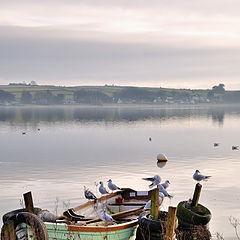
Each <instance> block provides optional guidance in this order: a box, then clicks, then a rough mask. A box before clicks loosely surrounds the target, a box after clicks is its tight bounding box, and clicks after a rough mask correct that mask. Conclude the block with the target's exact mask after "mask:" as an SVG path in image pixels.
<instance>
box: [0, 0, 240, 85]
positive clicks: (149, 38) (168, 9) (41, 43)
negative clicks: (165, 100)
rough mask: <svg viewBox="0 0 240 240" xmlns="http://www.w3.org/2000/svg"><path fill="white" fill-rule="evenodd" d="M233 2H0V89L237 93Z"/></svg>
mask: <svg viewBox="0 0 240 240" xmlns="http://www.w3.org/2000/svg"><path fill="white" fill-rule="evenodd" d="M239 9H240V1H239V0H234V1H233V0H201V1H192V0H170V1H169V0H149V1H146V0H144V1H143V0H119V1H115V0H109V1H108V0H87V1H85V0H50V1H49V0H41V1H39V0H38V1H37V0H36V1H35V0H8V1H4V0H0V84H8V83H9V82H23V81H25V82H26V83H29V82H30V81H32V80H34V81H36V82H37V83H38V84H54V85H61V86H73V85H103V84H115V85H132V86H149V87H151V86H153V87H174V88H211V87H212V86H214V85H218V84H219V83H224V84H225V87H226V89H240V78H239V76H240V14H239Z"/></svg>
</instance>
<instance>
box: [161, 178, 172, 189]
mask: <svg viewBox="0 0 240 240" xmlns="http://www.w3.org/2000/svg"><path fill="white" fill-rule="evenodd" d="M161 185H162V186H163V187H164V188H165V189H166V188H168V187H169V185H170V182H169V181H168V180H166V181H165V182H164V183H162V184H161Z"/></svg>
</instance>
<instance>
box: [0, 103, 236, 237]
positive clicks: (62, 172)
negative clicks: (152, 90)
mask: <svg viewBox="0 0 240 240" xmlns="http://www.w3.org/2000/svg"><path fill="white" fill-rule="evenodd" d="M239 122H240V107H233V106H231V107H225V108H220V107H207V108H206V107H198V108H194V107H191V108H181V109H177V108H174V107H171V108H168V109H167V108H157V107H151V106H145V107H68V106H64V107H36V108H30V107H21V108H20V107H16V108H15V107H2V108H0V138H1V145H0V149H1V155H0V215H1V216H2V214H3V213H5V212H7V211H10V210H12V209H16V208H20V199H22V194H23V193H24V192H27V191H29V190H31V191H32V193H33V197H34V203H35V205H36V206H39V207H41V208H45V209H48V210H50V211H53V212H54V211H55V210H56V208H57V209H58V212H61V211H62V210H64V209H65V208H66V207H72V206H76V205H78V204H79V203H82V202H83V201H85V200H84V198H83V186H84V185H86V186H88V187H89V188H90V189H92V190H93V191H96V187H95V182H99V181H100V180H102V181H104V182H106V181H107V180H108V179H109V178H111V179H113V181H114V182H115V183H117V184H118V185H119V186H120V187H131V188H134V189H139V190H142V189H148V183H147V182H145V181H143V180H141V178H142V177H147V176H153V175H155V174H159V175H160V176H161V177H162V179H163V180H165V179H168V180H169V181H170V182H171V185H170V188H169V192H170V193H171V194H173V195H174V198H173V199H172V200H171V202H170V200H168V199H166V201H165V203H164V207H165V209H167V207H168V205H169V204H171V205H177V203H178V202H179V201H182V200H188V199H189V198H190V197H192V193H193V190H194V186H195V182H194V180H193V179H192V174H193V173H194V171H195V170H196V169H199V170H200V171H202V172H203V173H205V174H208V175H212V176H213V177H212V178H211V179H210V180H209V181H208V182H206V183H203V190H202V194H201V198H200V202H201V203H202V204H204V205H206V206H207V207H208V208H209V209H210V210H211V211H212V215H213V218H212V220H211V224H210V228H211V231H212V233H214V232H220V233H223V234H224V237H225V239H228V240H230V239H235V238H234V236H235V235H234V229H233V227H232V226H231V225H230V224H229V221H228V217H229V216H235V217H237V218H240V207H239V206H240V204H239V201H240V180H239V174H240V173H239V171H240V151H233V150H232V148H231V147H232V145H240V137H239V133H240V124H239ZM38 128H39V129H40V131H39V130H38ZM22 132H26V135H22ZM149 137H151V138H152V141H149ZM214 142H219V143H220V145H219V147H215V148H214V147H213V143H214ZM158 153H164V154H165V155H166V156H167V157H168V159H169V161H168V163H167V164H166V166H165V167H164V168H159V167H158V166H157V164H156V156H157V154H158ZM65 205H67V206H65Z"/></svg>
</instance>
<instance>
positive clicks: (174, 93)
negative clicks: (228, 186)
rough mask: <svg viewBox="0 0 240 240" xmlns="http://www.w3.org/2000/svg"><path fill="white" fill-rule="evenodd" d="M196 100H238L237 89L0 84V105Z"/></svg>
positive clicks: (222, 87)
mask: <svg viewBox="0 0 240 240" xmlns="http://www.w3.org/2000/svg"><path fill="white" fill-rule="evenodd" d="M199 103H203V104H209V103H214V104H220V103H240V91H226V90H225V89H224V84H219V85H218V86H213V87H212V89H205V90H203V89H173V88H150V87H131V86H112V85H110V86H108V85H105V86H76V87H61V86H50V85H36V84H17V83H11V84H9V85H2V86H0V104H1V105H13V104H14V105H18V104H38V105H49V104H94V105H101V104H199Z"/></svg>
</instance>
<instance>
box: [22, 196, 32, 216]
mask: <svg viewBox="0 0 240 240" xmlns="http://www.w3.org/2000/svg"><path fill="white" fill-rule="evenodd" d="M23 197H24V202H25V207H26V209H27V211H28V212H31V213H33V211H34V207H33V199H32V193H31V192H27V193H24V194H23Z"/></svg>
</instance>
